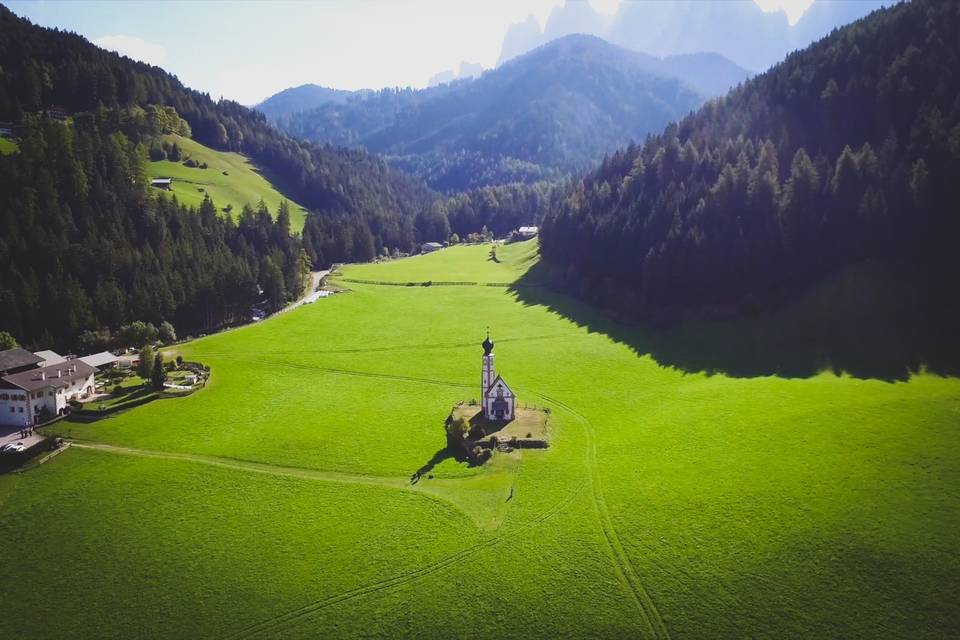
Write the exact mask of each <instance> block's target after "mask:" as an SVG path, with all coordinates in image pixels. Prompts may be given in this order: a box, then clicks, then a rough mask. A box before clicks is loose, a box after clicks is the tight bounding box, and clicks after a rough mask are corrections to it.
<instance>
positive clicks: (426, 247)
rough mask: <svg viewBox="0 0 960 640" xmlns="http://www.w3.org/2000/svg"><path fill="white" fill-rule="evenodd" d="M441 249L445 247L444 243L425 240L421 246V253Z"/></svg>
mask: <svg viewBox="0 0 960 640" xmlns="http://www.w3.org/2000/svg"><path fill="white" fill-rule="evenodd" d="M439 249H443V245H442V244H440V243H439V242H424V243H423V245H422V246H421V247H420V253H433V252H434V251H437V250H439Z"/></svg>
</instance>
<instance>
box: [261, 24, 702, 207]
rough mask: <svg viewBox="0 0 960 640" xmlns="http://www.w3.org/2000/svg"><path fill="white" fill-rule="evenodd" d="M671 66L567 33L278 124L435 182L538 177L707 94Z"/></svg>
mask: <svg viewBox="0 0 960 640" xmlns="http://www.w3.org/2000/svg"><path fill="white" fill-rule="evenodd" d="M668 68H669V69H672V68H673V67H667V66H665V65H664V64H663V63H662V62H661V61H660V60H659V59H658V58H652V57H651V56H645V55H643V54H640V53H636V52H632V51H627V50H625V49H621V48H620V47H617V46H615V45H612V44H609V43H607V42H604V41H603V40H600V39H599V38H595V37H592V36H583V35H573V36H567V37H565V38H560V39H558V40H555V41H553V42H551V43H549V44H547V45H544V46H543V47H540V48H539V49H537V50H535V51H532V52H530V53H529V54H527V55H524V56H521V57H519V58H516V59H514V60H511V61H510V62H508V63H506V64H504V65H503V66H501V67H499V68H498V69H495V70H493V71H490V72H487V73H485V74H484V75H483V76H481V77H480V78H478V79H476V80H473V81H460V82H454V83H450V84H446V85H441V86H438V87H432V88H429V89H423V90H415V89H384V90H381V91H376V92H370V93H365V94H362V95H357V96H352V97H350V98H348V99H346V101H345V102H343V103H329V104H326V105H323V106H320V107H318V108H316V109H311V110H308V111H304V112H300V113H294V114H292V115H287V116H283V117H280V118H279V119H278V122H279V125H280V126H281V127H282V128H284V129H285V130H286V131H287V132H289V133H290V134H291V135H294V136H297V137H300V138H304V139H308V140H317V141H327V142H332V143H334V144H342V145H350V146H362V147H365V148H367V149H369V150H371V151H375V152H377V153H382V154H384V155H385V156H387V157H388V158H389V159H390V160H391V162H393V163H394V164H395V165H396V166H397V167H399V168H401V169H403V170H405V171H407V172H410V173H413V174H415V175H418V176H421V177H422V178H424V179H425V180H426V181H427V183H428V184H429V185H430V186H432V187H433V188H435V189H438V190H441V191H446V192H452V191H460V190H465V189H471V188H477V187H482V186H487V185H493V184H505V183H511V182H536V181H539V180H544V179H553V178H557V177H559V176H561V175H563V174H564V173H566V172H569V171H574V170H580V169H584V168H586V167H588V166H591V165H594V164H595V163H596V162H598V161H599V160H600V159H601V158H602V156H603V154H604V153H607V152H609V151H611V150H613V149H616V148H617V147H618V146H621V145H623V144H626V143H627V142H628V141H630V140H632V139H642V138H643V137H644V136H645V135H647V134H648V133H651V132H656V131H661V130H662V129H663V127H664V126H666V125H667V123H669V122H671V121H673V120H676V119H678V118H680V117H682V116H683V115H686V114H687V113H689V112H690V111H691V110H692V109H695V108H696V107H697V106H699V105H700V104H701V103H702V102H703V96H702V95H701V94H700V93H698V92H697V91H695V90H694V89H693V88H691V87H689V86H688V85H686V84H684V83H683V82H682V81H681V80H679V79H677V77H674V76H670V75H668V74H667V71H666V70H667V69H668Z"/></svg>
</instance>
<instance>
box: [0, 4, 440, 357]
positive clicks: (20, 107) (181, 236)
mask: <svg viewBox="0 0 960 640" xmlns="http://www.w3.org/2000/svg"><path fill="white" fill-rule="evenodd" d="M0 61H2V69H0V120H5V121H6V120H9V121H12V122H14V123H15V127H16V130H17V135H18V136H19V137H20V138H21V139H20V142H19V145H18V147H19V152H18V153H15V154H12V155H2V156H0V264H2V265H3V268H2V270H0V309H2V313H0V330H6V331H9V332H11V333H12V334H14V335H15V336H16V337H17V338H18V339H19V340H20V341H21V342H24V343H25V344H28V345H37V346H42V347H50V346H56V347H58V348H65V349H69V348H71V347H72V346H73V345H75V344H76V340H77V339H78V336H79V335H80V334H81V333H82V332H84V331H100V332H103V333H105V332H107V331H110V330H116V329H117V328H118V327H119V326H120V325H122V324H125V323H128V322H131V321H133V320H144V321H151V322H154V323H155V324H159V323H160V322H161V321H163V320H168V321H171V322H173V323H174V324H175V326H176V327H177V329H178V330H179V331H180V332H181V334H189V333H195V332H197V331H205V330H209V329H211V328H214V327H217V326H220V325H222V324H224V323H229V322H233V321H236V320H239V319H244V318H249V311H250V305H251V304H252V303H253V302H255V301H257V300H258V298H259V296H258V289H257V285H259V286H260V287H261V288H262V290H263V295H264V297H265V298H266V302H267V304H268V305H269V306H270V307H272V308H278V307H279V306H281V305H283V304H284V303H285V302H286V300H287V299H289V298H290V297H292V296H294V295H296V294H297V293H299V291H300V288H301V287H302V274H303V271H304V269H305V268H307V267H308V266H309V265H308V263H307V261H306V257H305V256H306V255H307V252H304V250H303V249H304V247H303V243H302V241H301V239H300V238H299V237H297V236H296V235H295V234H296V233H297V232H299V229H291V225H290V215H289V210H288V209H287V208H286V206H284V208H283V212H282V213H278V214H277V216H276V221H274V220H273V219H272V218H271V215H270V213H269V212H267V211H266V209H265V208H262V209H260V210H259V211H255V210H253V209H250V208H247V209H246V210H238V209H235V210H234V212H233V215H232V216H230V217H228V218H226V219H225V218H224V217H223V216H222V215H220V214H219V213H218V211H217V208H218V203H215V202H210V201H205V202H203V203H202V204H201V206H200V207H199V210H194V211H191V210H188V209H186V208H185V207H183V206H182V205H181V204H179V203H177V202H176V201H175V200H172V199H169V198H154V197H153V196H151V195H150V194H149V193H148V187H147V186H146V183H147V179H146V177H147V173H146V170H145V162H146V159H147V153H148V149H149V148H150V147H153V146H156V145H157V142H158V140H159V137H160V136H162V135H165V134H171V133H176V134H179V135H184V136H192V137H193V138H195V139H196V140H198V141H200V142H202V143H204V144H206V145H207V146H210V147H213V148H216V149H220V150H233V151H238V152H241V153H244V154H246V155H247V156H249V157H251V158H253V159H254V160H255V161H256V162H257V163H258V165H260V167H262V168H263V169H265V170H266V171H268V172H269V174H270V177H271V179H272V180H273V181H274V182H275V183H276V184H278V185H279V186H280V187H281V188H282V189H283V190H284V191H285V192H286V193H287V194H289V195H291V196H294V197H296V198H297V200H298V201H299V202H300V203H301V204H303V205H304V206H306V207H308V208H309V209H310V210H311V211H313V212H314V213H312V214H311V215H310V217H311V218H315V219H317V220H322V221H323V224H322V225H321V224H320V223H318V222H313V223H311V224H312V226H313V227H314V228H315V229H317V228H320V227H321V226H322V227H323V228H324V229H329V232H330V234H331V236H330V237H332V238H334V240H336V238H341V237H343V234H342V233H340V234H339V235H334V234H335V233H339V229H341V228H344V229H356V230H359V231H358V233H359V234H360V235H362V236H363V238H364V239H369V243H370V245H371V246H372V247H373V250H374V252H376V253H379V252H381V251H382V250H383V247H385V246H389V247H391V248H400V250H402V251H409V250H411V249H412V248H413V247H414V245H415V243H416V240H417V238H416V231H415V227H414V222H413V221H414V219H415V218H416V216H417V215H418V214H419V213H421V212H422V211H424V210H428V209H429V205H430V203H431V202H432V201H433V199H434V196H433V194H431V192H430V191H429V190H428V189H426V187H425V186H424V185H423V184H422V183H421V182H419V181H417V180H415V179H413V178H410V177H408V176H405V175H403V174H401V173H399V172H397V171H395V170H393V169H390V168H389V167H388V166H387V165H386V164H385V163H384V162H383V161H382V160H380V159H378V158H376V157H374V156H371V155H370V154H368V153H366V152H364V151H361V150H346V149H337V148H334V147H330V146H320V145H314V144H310V143H301V142H299V141H296V140H293V139H292V138H289V137H288V136H286V135H285V134H283V133H281V132H280V131H278V130H277V129H276V128H275V127H274V126H273V125H271V124H269V123H268V122H267V121H266V119H265V118H264V116H263V115H262V114H260V113H257V112H255V111H251V110H249V109H247V108H245V107H242V106H240V105H239V104H236V103H232V102H226V101H220V102H213V101H212V100H210V98H209V96H207V95H204V94H200V93H197V92H195V91H191V90H189V89H186V88H185V87H183V86H182V85H181V84H180V82H179V81H178V80H177V79H176V78H174V77H173V76H171V75H169V74H168V73H166V72H164V71H162V70H161V69H159V68H156V67H151V66H148V65H145V64H142V63H139V62H134V61H132V60H130V59H128V58H122V57H120V56H118V55H116V54H114V53H109V52H106V51H103V50H101V49H98V48H97V47H95V46H93V45H91V44H90V43H89V42H87V41H86V40H85V39H83V38H81V37H80V36H77V35H75V34H71V33H66V32H61V31H57V30H52V29H44V28H40V27H36V26H33V25H31V24H30V23H29V22H27V21H25V20H21V19H19V18H17V17H16V16H15V15H14V14H12V13H11V12H10V11H9V10H8V9H6V8H5V7H2V6H0ZM64 114H68V116H67V117H64ZM251 204H252V205H254V207H256V203H255V202H254V203H251ZM222 205H223V203H220V206H222ZM292 233H293V234H294V235H291V234H292ZM312 236H313V237H312V240H311V242H316V241H317V240H318V238H317V234H316V233H314V234H312ZM325 240H326V238H325ZM336 249H337V255H338V256H340V257H341V258H342V259H345V260H346V259H364V258H366V257H368V254H367V253H365V251H366V249H367V247H366V246H363V245H361V244H360V243H355V242H351V243H349V244H345V245H343V246H337V247H336ZM361 250H362V251H364V253H362V254H361V253H360V251H361ZM309 255H315V253H313V252H310V253H309Z"/></svg>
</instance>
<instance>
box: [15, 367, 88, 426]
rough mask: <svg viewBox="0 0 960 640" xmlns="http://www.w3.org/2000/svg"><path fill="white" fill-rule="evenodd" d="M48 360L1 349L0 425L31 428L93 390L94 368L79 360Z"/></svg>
mask: <svg viewBox="0 0 960 640" xmlns="http://www.w3.org/2000/svg"><path fill="white" fill-rule="evenodd" d="M51 360H52V363H51V364H48V363H47V359H46V358H44V357H41V356H38V355H37V354H34V353H30V352H29V351H27V350H26V349H8V350H6V351H0V425H3V426H13V427H32V426H34V425H36V424H38V423H41V422H45V421H46V420H48V419H50V418H53V417H55V416H58V415H61V414H63V413H65V412H66V411H67V403H68V402H69V401H70V400H73V399H74V398H80V397H84V396H88V395H90V394H92V393H93V389H94V381H93V378H94V374H95V373H96V369H95V368H94V367H92V366H90V365H89V364H87V363H85V362H82V361H80V360H78V359H73V360H61V361H60V362H56V361H55V360H56V359H51Z"/></svg>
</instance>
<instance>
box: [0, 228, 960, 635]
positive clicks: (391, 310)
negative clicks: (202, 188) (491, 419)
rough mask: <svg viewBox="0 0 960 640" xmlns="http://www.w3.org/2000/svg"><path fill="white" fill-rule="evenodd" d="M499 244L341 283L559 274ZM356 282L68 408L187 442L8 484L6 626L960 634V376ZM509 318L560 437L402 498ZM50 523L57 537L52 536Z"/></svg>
mask: <svg viewBox="0 0 960 640" xmlns="http://www.w3.org/2000/svg"><path fill="white" fill-rule="evenodd" d="M488 251H489V248H488V247H485V246H474V247H458V248H452V249H448V250H445V251H442V252H439V253H437V254H432V255H429V256H424V257H417V258H412V259H409V260H403V261H397V262H393V263H386V264H381V265H362V266H355V267H348V268H347V269H346V270H345V273H344V276H345V277H347V278H361V279H377V280H396V281H398V282H403V281H406V280H435V281H436V280H459V279H469V280H473V281H491V282H497V281H505V280H512V279H515V278H517V277H518V276H519V275H520V274H522V273H523V272H524V271H525V270H526V269H527V268H528V267H530V266H532V265H533V264H534V262H535V255H534V246H533V244H532V243H523V244H519V245H512V246H509V247H506V248H501V249H499V250H498V253H499V257H500V259H501V260H502V261H503V262H501V263H494V262H492V261H490V260H488ZM467 276H470V277H469V278H468V277H467ZM349 287H350V288H351V289H352V291H351V292H349V293H346V294H341V295H337V296H334V297H332V298H330V299H326V300H322V301H319V302H317V303H316V304H314V305H309V306H307V307H304V308H302V309H299V310H296V311H294V312H291V313H287V314H282V315H281V316H279V317H277V318H275V319H271V320H269V321H267V322H264V323H260V324H257V325H252V326H249V327H245V328H241V329H238V330H234V331H231V332H227V333H223V334H218V335H214V336H209V337H207V338H203V339H201V340H198V341H196V342H194V343H191V344H188V345H185V346H184V348H183V351H184V355H185V356H187V357H190V358H195V359H199V360H202V361H204V362H207V363H209V364H211V365H212V366H213V371H214V375H213V378H212V382H211V384H210V385H209V386H208V388H207V389H205V390H204V391H202V392H201V393H198V394H195V395H193V396H190V397H188V398H185V399H180V400H169V401H162V402H155V403H153V404H150V405H147V406H144V407H142V408H139V409H136V410H134V411H131V412H128V413H126V414H123V415H121V416H119V417H116V418H112V419H108V420H104V421H102V422H99V423H96V424H93V425H66V423H60V425H61V427H60V428H62V429H63V430H65V431H69V432H71V434H72V435H74V436H75V437H80V438H84V439H86V440H88V441H98V442H102V443H112V444H114V445H125V446H128V447H137V448H141V449H148V450H154V451H159V452H168V453H167V454H166V455H170V456H173V459H169V460H166V459H162V458H137V457H132V456H122V455H116V454H111V453H101V452H91V451H87V450H75V451H69V452H67V453H66V454H64V455H61V456H59V457H58V458H56V459H55V460H54V461H53V462H51V463H49V464H47V465H44V466H43V467H41V468H40V469H38V470H36V471H32V472H30V473H28V474H25V475H24V476H22V477H21V478H20V480H19V483H18V484H16V485H15V486H13V487H12V488H11V487H10V486H4V484H2V483H0V494H4V493H6V496H7V497H6V501H5V502H2V503H0V516H2V517H0V535H2V536H3V538H4V539H5V540H9V541H13V544H12V546H11V548H13V549H17V550H18V551H17V553H18V554H20V555H23V557H24V562H16V563H14V562H4V563H0V584H3V585H11V584H16V585H18V587H19V590H18V593H19V594H20V595H19V596H18V606H19V608H20V610H21V611H23V612H26V613H25V614H24V615H23V616H4V617H3V618H2V619H0V635H2V636H3V637H19V636H24V637H45V636H50V635H56V633H58V632H59V633H60V634H61V635H63V630H64V629H69V630H71V631H73V630H79V629H83V630H84V634H85V635H88V636H97V637H109V636H113V637H129V636H130V635H135V634H136V633H137V632H138V631H140V632H143V633H146V634H147V635H150V633H151V632H153V631H156V630H158V629H162V630H163V634H162V635H165V636H168V637H176V636H180V637H186V636H190V633H189V632H188V630H189V629H191V628H192V627H191V625H200V626H201V627H202V628H200V629H199V632H200V633H199V635H208V636H213V635H217V636H225V637H231V634H232V633H234V632H237V631H239V630H241V629H243V628H245V627H247V626H249V625H256V626H253V627H251V628H250V629H249V631H250V632H251V636H252V637H278V636H280V635H282V636H283V637H316V636H317V635H318V634H319V635H323V636H324V637H354V636H358V635H365V636H374V637H397V636H412V635H418V636H421V637H454V636H461V637H479V636H483V637H493V636H495V637H502V636H512V637H557V636H561V637H569V636H574V635H578V636H583V635H590V636H608V637H624V636H634V637H635V636H637V635H643V636H649V635H659V636H661V637H662V636H663V635H664V629H666V630H667V632H669V633H670V634H671V635H672V636H675V637H684V636H694V637H742V636H766V637H769V636H780V637H796V636H807V637H862V638H874V637H906V636H909V637H942V636H944V635H949V634H950V633H952V632H953V631H955V630H956V629H957V628H958V627H960V605H958V604H957V602H956V600H955V598H953V597H952V594H954V593H955V592H956V590H957V588H958V587H960V559H958V557H957V555H956V553H955V552H954V550H955V548H956V546H957V544H958V542H960V533H958V532H960V508H958V505H957V502H956V500H955V499H954V498H953V496H954V495H955V494H956V492H957V483H958V481H960V480H958V472H960V445H958V442H957V439H956V437H955V436H956V424H957V416H958V413H960V381H958V380H956V379H953V378H940V377H936V376H932V375H916V376H913V377H911V378H910V379H909V380H908V381H905V382H896V383H889V382H883V381H879V380H864V379H854V378H850V377H847V376H837V375H833V374H820V375H816V376H813V377H808V378H802V379H785V378H779V377H744V378H734V377H729V376H726V375H723V374H714V375H707V374H705V373H698V372H685V371H683V370H682V369H680V368H677V367H665V366H661V365H660V364H658V362H657V361H656V360H655V359H654V358H653V357H651V356H650V355H648V353H649V352H648V351H646V350H644V349H642V348H640V349H637V348H636V347H637V345H638V344H642V343H643V341H644V340H649V338H646V337H643V336H640V337H638V338H637V340H636V341H635V342H633V343H632V345H633V346H632V347H631V346H630V345H628V344H627V343H626V342H623V341H614V340H612V339H611V338H610V337H609V336H608V335H607V334H606V333H601V332H592V331H590V330H589V329H588V328H587V327H586V326H583V325H578V324H577V323H575V322H573V321H571V320H570V319H568V318H567V317H564V316H561V315H559V314H558V313H556V312H554V311H552V310H551V309H550V307H548V306H544V305H541V304H534V303H531V302H529V301H527V302H526V303H525V302H522V301H521V299H520V298H519V297H518V294H517V293H515V292H511V291H509V290H507V289H504V288H498V287H411V288H408V287H385V286H376V285H363V284H349ZM545 295H546V296H547V298H549V294H545ZM559 301H560V299H559V298H558V302H559ZM563 302H564V304H574V305H575V304H576V303H572V302H570V301H568V300H565V299H564V301H563ZM580 311H581V312H582V314H583V316H589V315H590V313H591V312H590V311H589V310H586V309H580ZM598 322H599V321H598ZM486 325H490V326H491V328H492V331H493V337H494V339H495V340H496V342H497V346H496V354H497V363H498V366H499V368H500V369H501V371H502V372H503V373H504V375H505V377H506V378H507V379H508V380H509V382H510V383H511V385H512V386H513V387H514V389H515V390H516V391H517V392H518V394H519V397H520V402H521V403H524V402H527V403H533V404H548V405H550V406H551V407H552V408H553V415H552V418H551V420H552V422H553V433H554V438H555V439H554V443H553V446H552V447H551V449H550V450H548V451H546V452H533V451H529V452H524V453H523V454H522V457H521V459H520V461H519V465H516V464H510V463H509V462H510V461H509V460H503V459H501V460H500V462H499V463H498V465H497V466H496V467H494V468H491V469H483V470H475V469H467V468H465V467H462V466H460V465H458V464H456V463H455V462H453V461H452V460H445V461H442V462H440V463H439V464H438V466H437V467H436V468H435V469H434V471H433V473H434V474H435V476H437V477H435V478H433V479H427V478H425V479H424V480H422V481H421V482H420V483H419V484H418V485H416V486H415V487H413V488H409V487H408V488H402V487H403V483H404V481H405V479H406V478H408V477H409V475H410V474H411V473H412V472H413V471H414V470H416V469H418V468H420V467H421V465H423V464H424V463H425V462H427V461H428V460H429V459H430V458H431V457H432V456H433V455H434V453H436V452H437V450H438V449H440V448H441V447H442V445H443V435H442V428H441V423H442V420H443V418H444V416H445V415H446V412H447V410H448V408H449V406H450V404H451V403H453V402H455V401H456V400H459V399H463V398H469V397H472V396H474V395H476V390H475V389H474V387H475V385H476V379H477V377H478V376H477V369H478V364H479V356H480V353H481V351H480V348H479V346H478V343H479V341H480V340H481V339H482V336H483V331H484V327H485V326H486ZM621 329H622V328H621ZM623 331H627V330H625V329H624V330H623ZM650 351H654V349H651V350H650ZM638 354H639V355H638ZM186 455H190V456H210V457H209V458H200V459H198V460H197V461H190V460H188V459H185V458H184V457H183V456H186ZM178 456H179V457H178ZM218 459H219V460H226V462H225V464H226V465H227V466H225V467H224V466H213V465H211V464H210V463H211V461H216V460H218ZM237 460H241V461H242V460H249V461H257V462H259V463H263V464H262V465H261V466H256V465H248V467H249V468H243V465H244V464H248V463H241V462H236V461H237ZM269 465H280V466H276V467H273V466H269ZM290 467H294V469H293V470H292V471H291V469H290ZM303 469H314V470H317V471H303ZM270 471H272V472H273V473H274V475H271V473H268V472H270ZM310 474H315V476H316V477H314V476H312V475H310ZM337 474H342V475H337ZM351 474H356V475H351ZM327 476H329V477H327ZM324 478H326V480H324ZM511 485H512V486H513V488H514V493H513V498H512V499H510V500H509V501H508V500H507V497H509V494H506V497H505V495H504V492H505V490H506V488H507V487H508V486H511ZM38 531H42V532H44V536H45V537H46V539H48V540H52V541H55V544H44V545H30V544H27V543H26V541H27V540H29V539H31V538H33V537H35V536H36V532H38ZM33 611H43V612H44V613H43V615H40V614H36V615H33V614H31V613H30V612H33ZM660 621H662V624H661V623H660ZM145 629H146V630H148V631H145V632H144V631H143V630H145ZM196 635H197V634H196V633H195V634H193V637H196ZM238 637H245V636H243V635H242V634H241V635H239V636H238Z"/></svg>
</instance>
